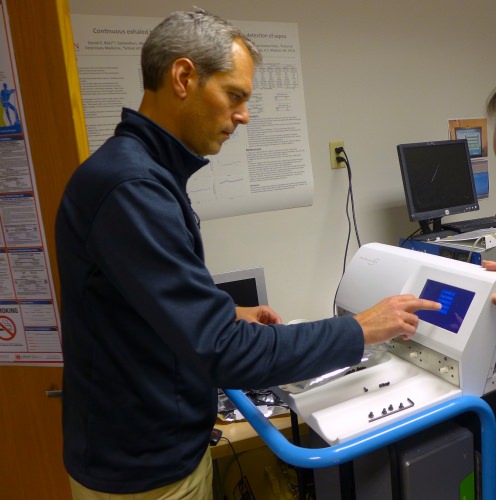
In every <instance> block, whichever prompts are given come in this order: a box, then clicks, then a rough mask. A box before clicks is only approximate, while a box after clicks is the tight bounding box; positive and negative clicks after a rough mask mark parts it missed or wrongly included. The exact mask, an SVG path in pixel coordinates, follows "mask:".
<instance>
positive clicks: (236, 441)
mask: <svg viewBox="0 0 496 500" xmlns="http://www.w3.org/2000/svg"><path fill="white" fill-rule="evenodd" d="M270 422H271V423H272V425H273V426H274V427H276V428H277V429H279V430H280V431H281V432H282V434H283V435H284V436H285V437H286V438H288V439H291V438H292V436H293V433H292V431H291V417H290V416H289V415H287V416H286V415H284V416H277V417H272V418H271V419H270ZM299 424H300V425H299V427H300V434H307V433H308V427H307V425H306V424H305V423H304V422H300V421H299ZM215 427H216V428H217V429H220V430H221V431H222V436H223V437H226V438H227V439H229V441H230V442H231V444H232V446H233V447H234V449H235V450H236V453H240V452H243V451H248V450H252V449H254V448H260V447H262V446H265V443H264V442H263V440H262V438H261V437H260V436H259V435H258V434H257V433H256V431H255V430H254V429H253V427H252V426H251V425H250V424H249V423H248V422H233V423H225V422H222V421H219V420H218V421H217V423H216V425H215ZM210 451H211V452H212V458H213V459H214V460H215V459H217V458H222V457H226V456H231V455H232V453H233V452H232V449H231V447H230V446H229V443H228V442H227V441H226V440H225V439H221V440H220V441H219V442H218V444H217V445H216V446H211V447H210Z"/></svg>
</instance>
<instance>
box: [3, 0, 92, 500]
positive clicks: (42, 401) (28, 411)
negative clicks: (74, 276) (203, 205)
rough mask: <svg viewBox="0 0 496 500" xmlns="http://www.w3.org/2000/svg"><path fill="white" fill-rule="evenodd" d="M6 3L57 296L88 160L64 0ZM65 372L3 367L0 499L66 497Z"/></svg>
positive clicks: (7, 0)
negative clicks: (69, 216) (66, 237)
mask: <svg viewBox="0 0 496 500" xmlns="http://www.w3.org/2000/svg"><path fill="white" fill-rule="evenodd" d="M0 1H3V2H4V4H6V6H7V11H8V15H9V19H10V29H11V33H12V43H13V48H14V55H15V59H16V63H17V72H18V76H19V84H20V90H21V96H22V100H23V104H24V114H25V119H26V123H25V127H26V130H27V133H28V137H29V142H30V150H31V156H32V160H33V167H34V170H35V176H36V184H37V189H38V196H39V202H40V206H41V212H42V217H43V224H44V228H45V236H46V243H47V249H48V253H49V257H50V265H51V268H52V274H53V280H54V285H55V289H56V295H57V297H59V284H58V273H57V266H56V259H55V241H54V220H55V214H56V211H57V207H58V204H59V201H60V197H61V194H62V192H63V189H64V187H65V184H66V183H67V180H68V179H69V176H70V175H71V173H72V172H73V171H74V169H75V168H76V167H77V166H78V165H79V163H80V162H81V161H82V160H83V159H84V158H85V157H86V156H87V155H88V146H87V138H86V128H85V126H84V119H83V110H82V103H81V95H80V90H79V82H78V77H77V66H76V59H75V54H74V47H73V41H72V31H71V25H70V16H69V7H68V3H67V0H0ZM61 378H62V368H46V367H21V366H0V498H1V499H2V500H33V499H36V500H66V499H69V498H70V493H69V486H68V481H67V476H66V473H65V470H64V467H63V463H62V432H61V401H60V400H57V399H52V398H48V397H47V395H46V391H47V390H60V389H61V388H62V387H61Z"/></svg>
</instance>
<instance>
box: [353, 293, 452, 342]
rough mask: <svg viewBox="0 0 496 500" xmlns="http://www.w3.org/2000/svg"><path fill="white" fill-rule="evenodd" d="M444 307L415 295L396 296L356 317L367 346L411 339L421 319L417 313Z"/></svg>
mask: <svg viewBox="0 0 496 500" xmlns="http://www.w3.org/2000/svg"><path fill="white" fill-rule="evenodd" d="M441 307H442V305H441V304H440V303H439V302H434V301H432V300H426V299H419V298H417V297H415V296H414V295H395V296H393V297H388V298H386V299H384V300H382V301H381V302H379V303H378V304H376V305H375V306H373V307H371V308H370V309H367V310H366V311H364V312H361V313H359V314H357V315H356V316H355V319H356V320H357V321H358V323H359V324H360V326H361V327H362V330H363V336H364V339H365V344H366V345H370V344H380V343H382V342H385V341H386V340H389V339H392V338H393V337H397V336H399V335H401V336H402V337H403V338H404V339H409V338H410V337H411V336H412V335H413V334H414V333H415V332H416V331H417V326H418V322H419V318H418V316H417V315H416V314H414V312H415V311H418V310H430V311H438V310H439V309H441Z"/></svg>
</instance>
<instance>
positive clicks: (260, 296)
mask: <svg viewBox="0 0 496 500" xmlns="http://www.w3.org/2000/svg"><path fill="white" fill-rule="evenodd" d="M212 277H213V279H214V283H215V284H216V285H217V288H220V289H221V290H224V291H225V292H227V293H228V294H229V295H230V296H231V297H232V299H233V300H234V302H235V303H236V304H237V305H239V306H244V307H253V306H259V305H266V304H267V303H268V302H267V289H266V287H265V275H264V270H263V268H262V267H256V268H253V269H241V270H239V271H230V272H227V273H220V274H214V275H213V276H212Z"/></svg>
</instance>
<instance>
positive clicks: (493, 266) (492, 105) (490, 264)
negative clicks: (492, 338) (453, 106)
mask: <svg viewBox="0 0 496 500" xmlns="http://www.w3.org/2000/svg"><path fill="white" fill-rule="evenodd" d="M486 111H487V114H488V115H489V116H493V117H494V116H495V115H496V90H494V91H493V93H492V94H491V95H490V96H489V99H488V101H487V108H486ZM493 151H494V153H495V154H496V127H495V128H494V132H493ZM482 267H485V268H486V269H487V270H488V271H496V262H494V261H491V260H483V261H482ZM492 300H493V303H494V304H496V295H493V297H492Z"/></svg>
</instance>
